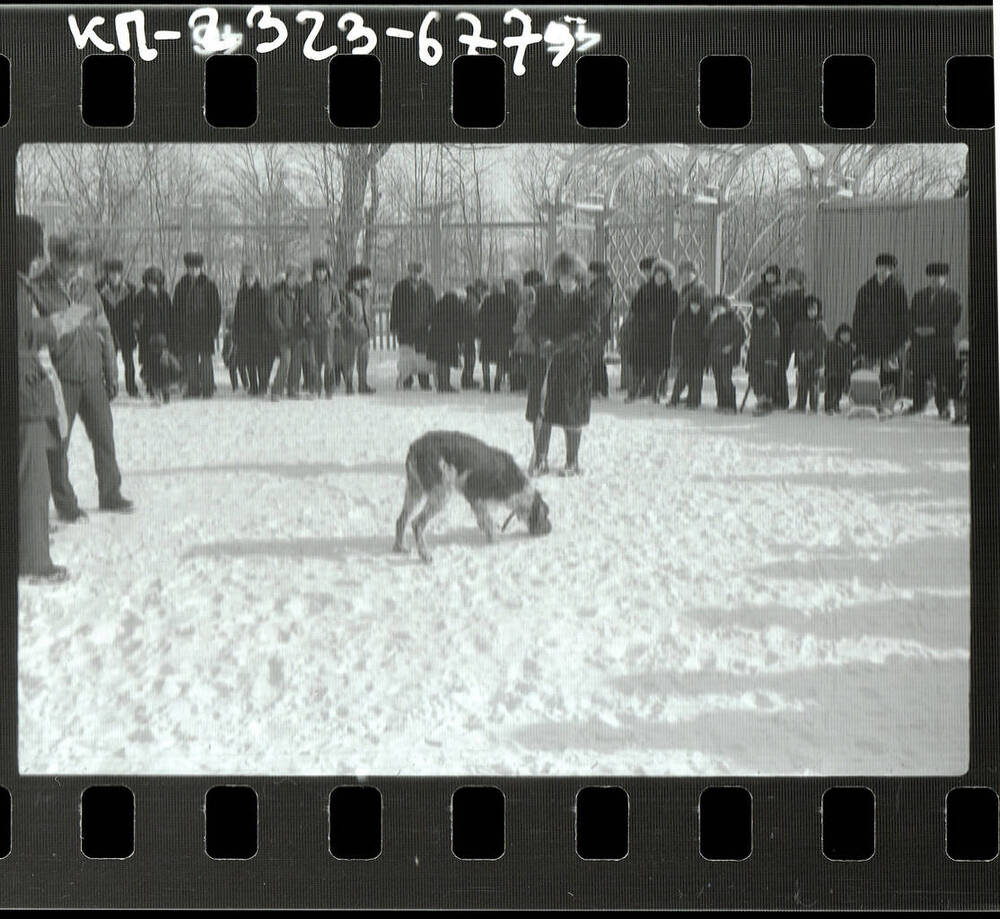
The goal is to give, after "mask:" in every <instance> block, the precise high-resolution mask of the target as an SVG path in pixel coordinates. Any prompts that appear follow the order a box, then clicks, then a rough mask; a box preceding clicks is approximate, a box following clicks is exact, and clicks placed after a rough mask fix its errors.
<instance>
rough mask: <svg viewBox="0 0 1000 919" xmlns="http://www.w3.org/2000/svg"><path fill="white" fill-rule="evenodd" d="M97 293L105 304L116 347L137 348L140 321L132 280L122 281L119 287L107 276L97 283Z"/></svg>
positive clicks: (124, 349) (122, 349)
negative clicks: (137, 329) (137, 331)
mask: <svg viewBox="0 0 1000 919" xmlns="http://www.w3.org/2000/svg"><path fill="white" fill-rule="evenodd" d="M97 293H98V294H99V295H100V297H101V302H102V303H103V304H104V313H105V315H106V316H107V317H108V323H109V325H110V326H111V333H112V335H114V338H115V348H116V349H117V350H119V351H131V350H133V349H134V348H135V343H136V337H135V326H136V325H138V323H139V312H138V309H137V308H136V306H135V295H136V289H135V285H134V284H132V283H131V282H130V281H122V282H121V284H119V285H118V286H117V287H112V286H111V282H110V281H109V280H108V279H107V278H105V279H104V280H103V281H101V283H100V284H98V285H97Z"/></svg>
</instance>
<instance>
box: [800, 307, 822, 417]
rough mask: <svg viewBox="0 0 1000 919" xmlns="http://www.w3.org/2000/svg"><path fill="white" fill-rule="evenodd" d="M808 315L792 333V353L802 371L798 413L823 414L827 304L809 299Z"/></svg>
mask: <svg viewBox="0 0 1000 919" xmlns="http://www.w3.org/2000/svg"><path fill="white" fill-rule="evenodd" d="M805 307H806V315H805V316H804V317H803V318H802V319H800V320H799V321H798V322H796V323H795V328H794V330H793V331H792V353H793V354H794V355H795V367H796V369H797V371H798V385H797V387H796V392H795V411H797V412H804V411H805V410H806V406H807V402H808V407H809V408H811V409H812V410H813V411H814V412H818V411H819V381H818V379H817V378H818V375H819V369H820V368H821V367H822V366H823V358H824V356H825V354H824V352H825V351H826V329H825V328H824V327H823V304H822V303H821V302H820V299H819V298H818V297H806V298H805Z"/></svg>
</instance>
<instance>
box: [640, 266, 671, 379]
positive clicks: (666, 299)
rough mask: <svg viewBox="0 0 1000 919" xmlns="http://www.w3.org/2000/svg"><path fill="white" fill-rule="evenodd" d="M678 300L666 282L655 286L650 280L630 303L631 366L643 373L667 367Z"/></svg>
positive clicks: (655, 372)
mask: <svg viewBox="0 0 1000 919" xmlns="http://www.w3.org/2000/svg"><path fill="white" fill-rule="evenodd" d="M677 304H678V297H677V291H675V290H674V288H673V285H672V284H671V283H670V282H669V281H667V282H666V283H665V284H663V285H662V286H659V287H658V286H657V284H656V282H655V281H654V280H652V279H650V280H649V281H647V282H646V283H645V284H643V285H642V287H640V288H639V290H638V291H637V293H636V295H635V298H634V299H633V300H632V313H633V315H634V317H635V318H634V326H633V328H632V337H631V352H632V354H631V357H630V363H632V364H633V366H635V367H637V368H640V369H641V370H642V371H643V372H645V373H652V374H659V373H662V372H663V371H664V370H666V369H667V368H668V367H669V366H670V336H671V334H672V332H673V327H674V319H675V318H676V317H677Z"/></svg>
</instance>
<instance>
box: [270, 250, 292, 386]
mask: <svg viewBox="0 0 1000 919" xmlns="http://www.w3.org/2000/svg"><path fill="white" fill-rule="evenodd" d="M294 273H295V267H294V266H291V265H290V266H288V267H287V268H286V269H284V270H283V271H280V272H278V277H277V280H276V281H275V282H274V284H272V285H271V289H270V290H269V291H268V293H267V325H268V329H269V330H270V333H271V340H272V342H273V345H272V346H273V347H274V348H275V350H277V352H278V369H277V370H276V371H275V374H274V379H273V380H272V381H271V401H272V402H278V401H280V400H281V398H282V396H285V395H286V394H287V393H288V385H289V383H288V370H289V367H291V363H292V345H294V344H295V338H296V334H297V332H296V323H297V322H298V303H297V300H296V296H295V288H294V287H293V286H292V284H291V282H290V280H289V279H290V278H292V277H293V276H294Z"/></svg>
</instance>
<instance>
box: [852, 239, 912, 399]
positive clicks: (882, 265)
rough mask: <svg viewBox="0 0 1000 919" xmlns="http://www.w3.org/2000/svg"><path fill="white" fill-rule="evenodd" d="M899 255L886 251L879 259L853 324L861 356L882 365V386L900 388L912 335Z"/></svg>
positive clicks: (858, 302) (858, 300)
mask: <svg viewBox="0 0 1000 919" xmlns="http://www.w3.org/2000/svg"><path fill="white" fill-rule="evenodd" d="M896 265H897V262H896V256H894V255H892V254H890V253H887V252H883V253H882V254H881V255H879V256H877V257H876V259H875V274H874V275H872V277H870V278H869V279H868V280H867V281H865V283H864V284H862V285H861V287H860V289H859V290H858V295H857V298H856V299H855V301H854V316H853V318H852V319H851V328H852V329H853V330H854V341H855V344H856V345H857V347H858V357H859V358H861V359H863V360H865V361H866V362H868V363H869V364H870V365H873V366H875V365H877V366H878V367H879V380H880V382H881V384H882V386H889V385H893V386H895V389H896V392H899V384H900V379H899V364H900V360H901V358H902V355H903V349H904V348H905V346H906V341H907V338H908V337H909V331H910V329H909V324H910V317H909V313H908V310H907V298H906V289H905V288H904V287H903V285H902V284H901V283H900V282H899V280H898V279H897V278H896V276H895V273H894V272H895V270H896Z"/></svg>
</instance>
